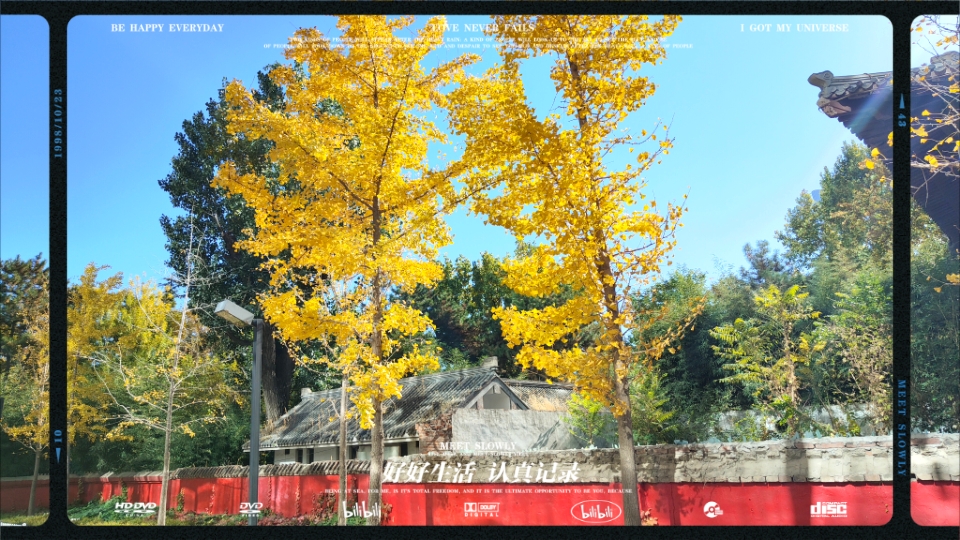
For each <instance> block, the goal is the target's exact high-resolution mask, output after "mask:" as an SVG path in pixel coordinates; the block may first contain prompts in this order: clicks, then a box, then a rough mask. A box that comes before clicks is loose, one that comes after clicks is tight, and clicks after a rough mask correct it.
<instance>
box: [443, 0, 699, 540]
mask: <svg viewBox="0 0 960 540" xmlns="http://www.w3.org/2000/svg"><path fill="white" fill-rule="evenodd" d="M679 22H680V18H679V17H675V16H666V17H664V18H662V19H660V20H657V21H651V20H649V19H648V17H645V16H498V17H495V18H494V24H493V25H491V26H490V27H489V28H490V30H489V33H491V34H492V35H494V36H495V37H496V40H497V43H498V48H499V51H500V54H501V56H502V58H503V62H502V63H501V64H500V65H498V66H496V67H494V68H492V69H491V70H490V71H488V72H487V73H486V74H485V75H484V76H483V77H468V76H463V77H460V79H459V82H460V87H459V88H458V89H457V90H455V91H454V92H452V93H451V95H450V96H449V100H450V103H451V124H452V127H453V130H454V132H456V133H457V134H461V135H463V136H465V138H466V149H465V151H464V155H463V158H462V160H463V163H464V164H465V166H466V167H469V170H468V173H467V174H465V175H464V176H463V181H464V182H465V183H466V184H467V185H468V186H472V187H475V188H477V189H480V188H483V187H484V185H489V184H491V183H492V184H493V185H494V186H495V189H489V190H486V191H483V192H481V193H479V194H478V195H477V196H476V197H475V198H474V199H473V203H472V205H471V209H472V211H473V212H476V213H478V214H480V215H482V216H484V217H485V219H486V220H487V222H488V223H490V224H493V225H498V226H501V227H504V228H506V229H507V230H508V231H510V232H511V233H512V234H514V235H515V236H517V237H518V238H524V239H527V238H537V239H538V240H541V242H540V244H539V245H538V246H537V247H536V248H535V249H534V250H533V251H532V253H531V255H530V256H529V257H523V258H518V259H514V260H510V261H508V262H507V263H506V265H505V270H506V273H507V275H506V281H505V282H506V284H507V285H508V286H509V287H510V288H512V289H513V290H514V291H516V292H518V293H520V294H523V295H528V296H534V297H544V296H547V295H550V294H552V293H555V292H557V291H558V290H559V288H560V287H561V286H567V287H570V288H571V289H572V290H573V291H574V292H575V293H576V294H575V295H574V297H573V298H571V299H570V300H568V301H566V302H565V303H563V304H561V305H557V306H555V307H547V308H544V309H531V310H519V309H517V308H515V307H509V308H506V309H500V308H498V309H494V315H495V317H496V318H497V319H499V320H500V321H501V326H502V329H503V335H504V338H505V339H506V341H507V343H508V345H509V346H511V347H517V346H519V347H521V349H520V352H519V353H518V354H517V357H516V358H517V361H518V362H520V363H521V364H523V365H524V366H526V367H529V366H534V367H536V368H537V369H540V370H542V371H543V372H545V373H546V374H547V375H548V376H551V377H555V378H559V379H564V380H568V381H572V382H573V383H575V385H576V386H577V389H578V391H579V392H580V394H581V395H582V396H584V397H586V398H589V399H591V400H594V401H596V402H599V403H601V404H603V405H604V406H609V407H610V408H611V410H612V412H613V414H614V417H615V418H616V421H617V433H618V439H619V445H620V476H621V482H622V485H623V493H624V499H623V503H624V520H625V523H626V524H627V525H640V524H641V519H640V509H639V499H638V494H637V472H636V464H635V458H634V453H633V448H634V439H633V431H632V430H633V428H632V422H631V406H630V394H629V389H630V378H631V377H630V374H631V366H633V365H635V364H637V363H639V362H640V361H641V360H643V359H656V358H658V357H659V356H660V355H661V354H662V352H663V350H664V349H665V348H666V347H668V346H669V345H670V341H671V339H672V336H663V337H662V338H659V339H651V340H649V341H645V342H644V343H643V345H642V346H639V347H631V346H629V344H628V339H627V338H628V336H629V333H630V332H631V331H635V329H636V327H637V326H646V325H647V321H648V320H650V318H651V317H655V315H652V314H641V313H638V312H637V311H636V310H635V308H634V306H633V303H632V302H631V298H632V296H633V295H635V294H636V293H637V292H638V291H639V288H640V287H641V286H642V285H644V284H645V283H648V282H649V281H650V279H651V277H653V276H655V275H656V274H658V272H659V271H660V269H661V266H662V265H664V264H667V263H665V260H666V258H667V257H668V253H669V252H670V250H671V249H672V248H673V247H674V245H675V239H673V234H672V233H673V232H674V230H675V228H676V227H677V226H678V224H679V218H680V217H681V214H682V212H683V208H682V207H681V206H674V205H666V208H664V209H662V211H659V209H658V208H657V205H656V203H655V202H654V201H650V200H647V196H646V194H644V193H643V188H644V186H645V182H644V181H643V180H642V178H641V175H642V174H643V173H644V171H646V170H647V169H648V168H649V167H651V166H652V165H654V164H656V163H658V159H659V158H660V156H661V154H666V153H668V152H669V149H670V147H671V145H672V140H671V139H669V138H668V136H667V133H666V126H662V127H663V131H662V132H659V134H658V132H657V130H656V128H659V127H660V126H659V124H658V125H657V126H655V129H654V130H653V131H651V132H650V133H649V134H648V133H647V131H645V130H643V131H640V130H637V131H640V133H638V134H636V135H634V134H631V133H630V132H629V131H628V130H627V129H625V128H624V126H623V125H622V124H624V121H625V120H626V119H627V116H628V115H629V114H630V113H632V112H635V111H637V110H638V109H640V108H641V106H642V105H643V104H644V103H645V102H646V100H647V99H649V98H650V96H652V95H653V93H654V91H655V89H656V87H655V85H654V84H653V83H652V82H650V81H649V80H648V79H647V78H646V77H641V76H640V75H639V73H638V71H639V70H640V69H641V66H643V65H644V64H650V65H653V64H658V63H660V62H661V61H662V59H663V58H664V57H665V54H666V53H665V50H664V45H663V42H662V40H663V38H665V37H667V36H669V35H670V34H671V33H672V32H673V31H674V29H675V28H676V26H677V24H678V23H679ZM541 56H548V57H551V58H554V59H555V62H554V64H553V67H552V69H551V70H550V75H549V77H550V79H551V80H552V82H553V85H554V87H555V88H556V92H557V95H556V99H555V103H557V104H559V110H558V111H540V114H538V111H535V109H534V107H533V106H532V105H530V102H529V100H528V95H527V91H526V89H525V86H524V81H523V79H522V78H521V75H520V67H521V63H522V61H524V60H526V59H529V58H534V57H541ZM547 99H548V100H549V98H547ZM644 142H647V143H649V144H652V145H653V146H654V151H652V152H648V151H641V152H638V153H637V154H633V156H631V157H635V158H636V160H635V162H633V163H630V164H626V165H624V166H622V167H617V168H615V167H614V166H613V165H612V160H613V158H614V156H616V155H617V153H619V154H620V155H621V156H624V157H626V156H630V155H631V154H632V153H633V151H634V147H635V146H637V145H640V144H642V143H644ZM630 161H633V160H632V159H631V160H630ZM591 324H595V325H598V326H599V327H600V328H601V330H600V337H599V338H598V339H597V341H596V343H595V345H594V346H591V347H579V346H577V347H572V348H566V347H558V346H557V345H558V344H568V343H569V342H571V341H573V340H572V339H571V338H572V336H575V335H576V334H577V332H578V331H579V330H580V329H582V328H584V327H586V326H588V325H591Z"/></svg>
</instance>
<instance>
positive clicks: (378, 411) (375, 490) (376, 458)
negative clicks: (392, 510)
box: [367, 399, 383, 525]
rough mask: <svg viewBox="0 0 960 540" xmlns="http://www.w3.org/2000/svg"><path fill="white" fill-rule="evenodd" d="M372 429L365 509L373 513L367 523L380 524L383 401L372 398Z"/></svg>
mask: <svg viewBox="0 0 960 540" xmlns="http://www.w3.org/2000/svg"><path fill="white" fill-rule="evenodd" d="M373 411H374V413H373V430H372V433H371V435H372V437H371V438H372V440H371V445H370V494H369V497H367V506H368V508H367V510H368V511H370V512H372V514H373V515H371V516H370V517H368V518H367V525H379V524H380V510H381V506H382V505H381V503H382V501H383V497H381V494H380V490H381V487H382V484H383V403H382V402H381V401H380V400H379V399H374V400H373Z"/></svg>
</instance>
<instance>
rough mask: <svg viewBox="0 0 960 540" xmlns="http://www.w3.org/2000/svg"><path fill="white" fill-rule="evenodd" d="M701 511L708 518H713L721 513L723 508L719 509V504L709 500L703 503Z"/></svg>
mask: <svg viewBox="0 0 960 540" xmlns="http://www.w3.org/2000/svg"><path fill="white" fill-rule="evenodd" d="M703 513H704V514H706V515H707V517H708V518H710V519H713V518H715V517H717V516H722V515H723V510H721V509H720V505H719V504H717V503H715V502H713V501H710V502H708V503H707V504H705V505H703Z"/></svg>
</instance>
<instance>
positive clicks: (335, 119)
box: [214, 16, 476, 524]
mask: <svg viewBox="0 0 960 540" xmlns="http://www.w3.org/2000/svg"><path fill="white" fill-rule="evenodd" d="M443 22H444V21H443V19H442V18H434V19H431V20H429V21H428V22H427V24H426V25H425V27H424V28H423V29H422V30H420V31H418V32H416V33H415V35H414V34H413V33H412V32H411V35H412V37H410V38H407V37H401V36H399V35H397V34H399V33H400V32H401V31H402V30H403V29H405V28H407V27H408V26H410V25H411V24H412V23H413V18H412V17H401V18H387V17H379V16H377V17H374V16H344V17H340V19H339V22H338V23H337V27H338V28H339V29H340V31H341V35H340V36H339V37H338V38H337V40H335V41H334V40H331V39H330V37H328V36H324V35H322V34H321V33H320V32H319V31H317V30H316V29H301V30H299V31H298V32H297V33H296V34H295V36H294V37H292V38H291V40H290V48H288V49H287V50H286V51H285V54H286V57H287V59H289V60H293V61H294V64H293V65H292V66H289V65H288V66H281V67H278V68H276V69H274V70H273V71H272V72H271V73H270V77H271V79H272V80H273V82H274V83H276V84H278V85H280V86H282V87H283V88H284V89H285V92H286V99H287V106H286V108H285V110H284V111H281V112H274V111H271V110H270V109H268V108H266V107H264V106H262V105H261V104H259V103H258V102H257V101H256V100H255V99H253V96H252V95H251V94H250V91H249V90H248V89H246V88H244V87H243V86H242V85H241V84H240V83H239V82H233V83H231V84H230V85H229V86H227V88H226V93H225V96H226V100H227V102H228V103H229V104H230V106H231V107H232V110H231V112H230V113H229V115H228V121H229V129H230V130H231V132H232V133H234V134H236V135H237V136H243V137H247V138H263V139H268V140H270V141H272V143H273V149H272V151H271V152H270V159H271V160H272V161H273V162H274V163H277V164H278V176H277V179H276V180H268V179H267V178H264V177H262V176H258V175H253V174H247V175H240V174H238V173H237V171H236V169H235V168H234V167H232V166H231V165H229V164H228V165H226V166H224V167H223V168H221V170H220V171H219V172H218V176H217V178H216V179H215V181H214V185H216V186H221V187H223V188H225V189H227V190H228V191H229V192H231V193H234V194H239V195H241V196H242V197H243V198H244V200H245V201H246V204H247V205H248V206H249V207H250V208H252V209H253V210H254V213H255V219H256V230H255V231H249V232H250V234H249V239H248V240H245V241H241V242H238V244H237V246H238V247H239V248H241V249H244V250H247V251H248V252H250V253H253V254H256V255H258V256H260V257H263V258H265V259H267V262H266V263H265V267H266V268H267V269H268V270H269V271H270V273H271V283H270V285H271V287H272V289H271V292H269V293H267V294H264V295H261V297H260V305H261V307H262V310H263V314H264V316H265V317H266V319H268V320H269V321H270V322H271V323H272V324H273V325H275V327H276V328H278V329H279V331H280V334H281V336H282V337H283V339H285V340H287V341H288V342H294V343H296V342H310V341H318V340H323V339H327V340H330V341H332V342H333V343H335V344H336V347H337V348H336V350H337V354H329V355H327V356H326V357H325V358H324V359H323V361H325V362H326V363H328V364H329V365H331V366H332V367H334V368H337V369H340V370H341V371H344V370H346V371H349V374H350V378H351V381H352V382H353V384H354V385H355V387H356V392H352V397H351V399H352V400H353V402H354V403H355V405H356V407H357V411H358V415H359V420H360V425H361V427H362V428H364V429H369V430H371V442H372V444H371V448H372V450H371V467H370V495H369V505H370V507H372V508H377V507H379V505H380V503H381V496H380V484H381V481H382V467H383V419H382V403H383V402H384V400H386V399H388V398H390V397H392V396H393V397H399V396H400V392H401V388H400V386H399V384H398V382H397V381H398V380H399V379H400V378H402V377H404V376H406V375H408V374H411V373H418V372H420V371H422V370H424V369H425V368H433V369H436V368H437V367H438V363H437V359H436V358H435V355H434V354H433V353H431V352H429V351H427V350H425V349H422V348H421V347H420V346H418V345H416V344H414V345H413V346H408V347H407V348H403V346H404V345H409V340H408V338H409V337H410V336H416V335H418V334H421V333H422V332H424V331H425V330H426V329H427V328H428V327H430V325H431V323H430V320H429V319H428V318H427V317H426V316H424V315H423V314H422V313H420V312H419V311H417V310H415V309H412V308H410V307H407V306H406V305H403V304H402V303H400V302H395V301H391V300H390V299H389V297H388V291H389V290H390V289H391V288H394V287H398V288H400V289H403V290H408V291H412V290H413V289H414V288H415V287H416V286H417V285H420V284H430V283H432V282H434V281H436V280H437V279H439V278H440V277H441V274H442V269H441V266H440V265H439V264H437V263H436V262H433V261H434V259H435V258H436V255H437V250H438V249H439V248H440V247H442V246H444V245H447V244H449V243H450V241H451V240H450V236H449V232H448V229H447V226H446V225H445V223H444V222H443V219H442V217H443V215H444V214H445V213H447V212H449V211H450V210H452V209H453V208H454V207H455V205H456V202H457V201H456V198H457V193H456V191H455V188H454V185H453V183H452V180H451V178H452V177H454V176H455V175H456V174H457V173H458V171H459V170H460V169H459V168H458V166H457V164H456V163H454V164H448V165H446V166H442V167H440V168H435V167H433V166H431V165H430V164H429V163H428V159H427V149H428V144H430V143H443V142H445V140H446V138H445V134H444V133H443V131H442V130H440V129H439V128H438V127H437V126H436V125H434V123H433V122H431V121H430V118H429V116H428V115H432V113H431V112H430V110H431V109H434V108H435V107H438V106H442V104H443V101H444V96H443V95H442V94H441V88H442V87H443V86H445V85H446V84H447V83H449V82H450V81H451V80H452V79H453V78H454V77H455V76H457V75H458V74H459V73H461V71H462V70H463V68H464V67H465V66H466V65H468V64H470V63H472V62H474V61H475V60H476V58H475V57H472V56H461V57H459V58H457V59H455V60H452V61H450V62H447V63H442V64H440V65H438V66H437V67H435V68H433V69H431V70H426V69H425V68H424V67H423V66H422V65H421V62H422V61H423V59H424V57H425V56H426V55H427V54H429V53H430V52H431V51H433V50H435V49H436V48H438V47H439V46H441V45H442V36H443V29H444V24H443ZM379 519H380V516H379V515H375V516H373V517H372V518H370V519H368V524H378V523H379Z"/></svg>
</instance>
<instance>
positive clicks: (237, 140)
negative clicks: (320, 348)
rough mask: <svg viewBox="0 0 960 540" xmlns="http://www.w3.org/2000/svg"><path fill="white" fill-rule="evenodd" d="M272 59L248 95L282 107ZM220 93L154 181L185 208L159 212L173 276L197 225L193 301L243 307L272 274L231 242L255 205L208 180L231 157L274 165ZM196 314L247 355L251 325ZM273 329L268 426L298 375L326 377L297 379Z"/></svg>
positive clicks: (244, 163)
mask: <svg viewBox="0 0 960 540" xmlns="http://www.w3.org/2000/svg"><path fill="white" fill-rule="evenodd" d="M276 66H277V64H274V65H270V66H267V67H265V68H264V70H263V71H260V72H258V73H257V81H258V87H257V88H256V89H254V90H253V91H252V93H251V94H252V96H253V98H254V99H255V100H256V101H257V102H258V103H262V104H264V106H266V107H268V108H269V109H270V110H271V111H276V112H282V111H284V110H286V106H287V105H286V97H285V95H284V89H283V87H281V86H279V85H277V84H275V83H274V82H273V81H272V80H271V79H270V77H269V76H267V75H266V73H268V72H269V71H270V69H272V68H274V67H276ZM225 86H226V84H225V83H224V87H225ZM222 92H223V90H221V96H220V98H219V99H217V100H210V101H208V102H207V104H206V113H204V112H203V111H201V112H197V113H196V114H194V115H193V117H192V118H190V119H189V120H186V121H184V122H183V131H182V132H180V133H177V134H176V135H175V136H174V139H175V140H176V142H177V145H178V147H179V150H178V153H177V155H176V156H174V158H173V159H172V167H173V170H172V171H171V172H170V174H168V175H167V177H166V178H164V179H163V180H160V182H159V183H160V187H161V188H162V189H163V190H164V191H165V192H167V193H168V194H169V196H170V202H171V203H172V204H173V206H174V207H175V208H179V209H182V210H185V211H187V212H188V213H189V215H190V217H187V216H177V217H170V216H166V215H164V216H162V217H161V218H160V225H161V227H162V228H163V232H164V234H165V235H166V238H167V244H166V248H167V253H168V254H169V259H168V261H167V264H168V266H170V268H172V269H173V270H174V272H176V273H177V274H178V275H185V274H186V270H187V259H186V256H185V254H186V251H187V250H186V248H187V243H188V242H189V239H190V237H191V232H195V233H196V232H198V231H199V234H194V242H195V243H196V246H194V248H193V251H194V253H195V256H196V259H197V260H198V261H199V262H200V264H197V265H195V268H194V272H196V277H197V282H196V283H197V284H196V285H195V286H194V287H193V291H192V292H191V297H192V305H191V307H194V306H203V307H205V308H209V307H212V306H214V305H216V303H217V302H219V301H221V300H223V299H230V300H232V301H233V302H235V303H237V304H238V305H241V306H251V305H256V304H257V295H258V294H262V293H265V292H266V291H267V289H268V282H269V273H268V272H266V271H265V270H263V269H261V268H260V264H261V263H262V262H263V261H264V259H262V258H261V257H259V256H257V255H255V254H252V253H250V252H247V251H244V250H238V249H237V248H236V243H237V242H238V241H241V240H244V239H247V238H249V234H250V231H252V230H254V229H255V223H254V216H253V211H252V210H251V209H249V208H247V206H246V205H245V204H244V201H243V198H242V197H239V196H237V195H231V194H230V193H228V192H227V191H226V190H225V189H223V188H219V187H213V186H211V182H212V181H213V178H214V177H215V176H216V173H217V171H218V170H219V168H220V167H221V166H222V165H223V164H225V163H227V162H232V163H234V164H235V166H236V168H237V170H238V171H239V172H240V173H241V174H247V173H253V174H259V175H263V176H265V177H267V178H269V179H270V181H272V182H276V177H277V171H276V165H275V164H274V163H273V162H271V161H270V159H269V156H268V154H269V152H270V150H271V149H272V148H273V147H274V144H273V142H271V141H269V140H267V139H263V138H248V137H245V136H242V135H241V136H238V137H234V136H233V135H231V134H230V133H228V131H227V119H226V116H227V111H228V108H229V107H228V105H227V103H226V101H225V100H224V98H223V94H222ZM327 107H328V108H329V107H331V106H330V105H327ZM191 223H192V225H191ZM254 309H255V310H256V308H254ZM197 314H198V316H199V317H200V321H201V322H202V323H203V324H204V325H205V326H206V327H208V328H210V329H211V336H210V338H211V339H210V344H211V346H214V347H216V348H217V349H218V350H220V351H221V352H222V353H227V352H229V353H231V354H239V355H241V356H244V357H248V358H249V357H250V356H251V352H250V351H251V343H253V330H252V328H250V327H244V328H237V327H235V326H231V325H224V324H223V321H222V320H221V319H219V318H218V317H217V316H216V315H215V314H214V313H213V310H212V309H200V310H198V311H197ZM275 334H276V329H275V328H274V327H273V325H272V324H270V323H269V322H266V323H265V324H264V335H263V338H262V339H263V357H262V359H261V360H262V368H263V373H262V376H263V379H262V383H263V384H262V388H263V398H264V413H265V414H266V418H267V422H268V425H272V424H273V423H275V422H276V421H277V419H278V418H280V416H281V415H283V413H285V412H286V411H287V408H288V405H289V404H290V401H291V387H292V385H293V384H294V383H295V382H299V383H300V384H305V385H316V384H318V383H319V384H323V383H325V382H326V381H323V380H315V379H312V378H311V377H310V376H309V374H307V373H300V374H298V375H300V377H298V379H301V380H299V381H295V380H294V377H295V374H297V373H296V372H297V371H302V370H298V369H297V366H296V363H295V362H294V359H293V355H292V354H291V351H290V350H289V348H288V347H287V346H286V345H285V344H284V343H283V342H282V341H281V340H279V339H276V338H275ZM304 379H305V380H304ZM248 380H249V378H244V379H243V380H242V381H241V382H242V383H243V384H244V385H248ZM293 394H296V393H295V392H294V393H293Z"/></svg>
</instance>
